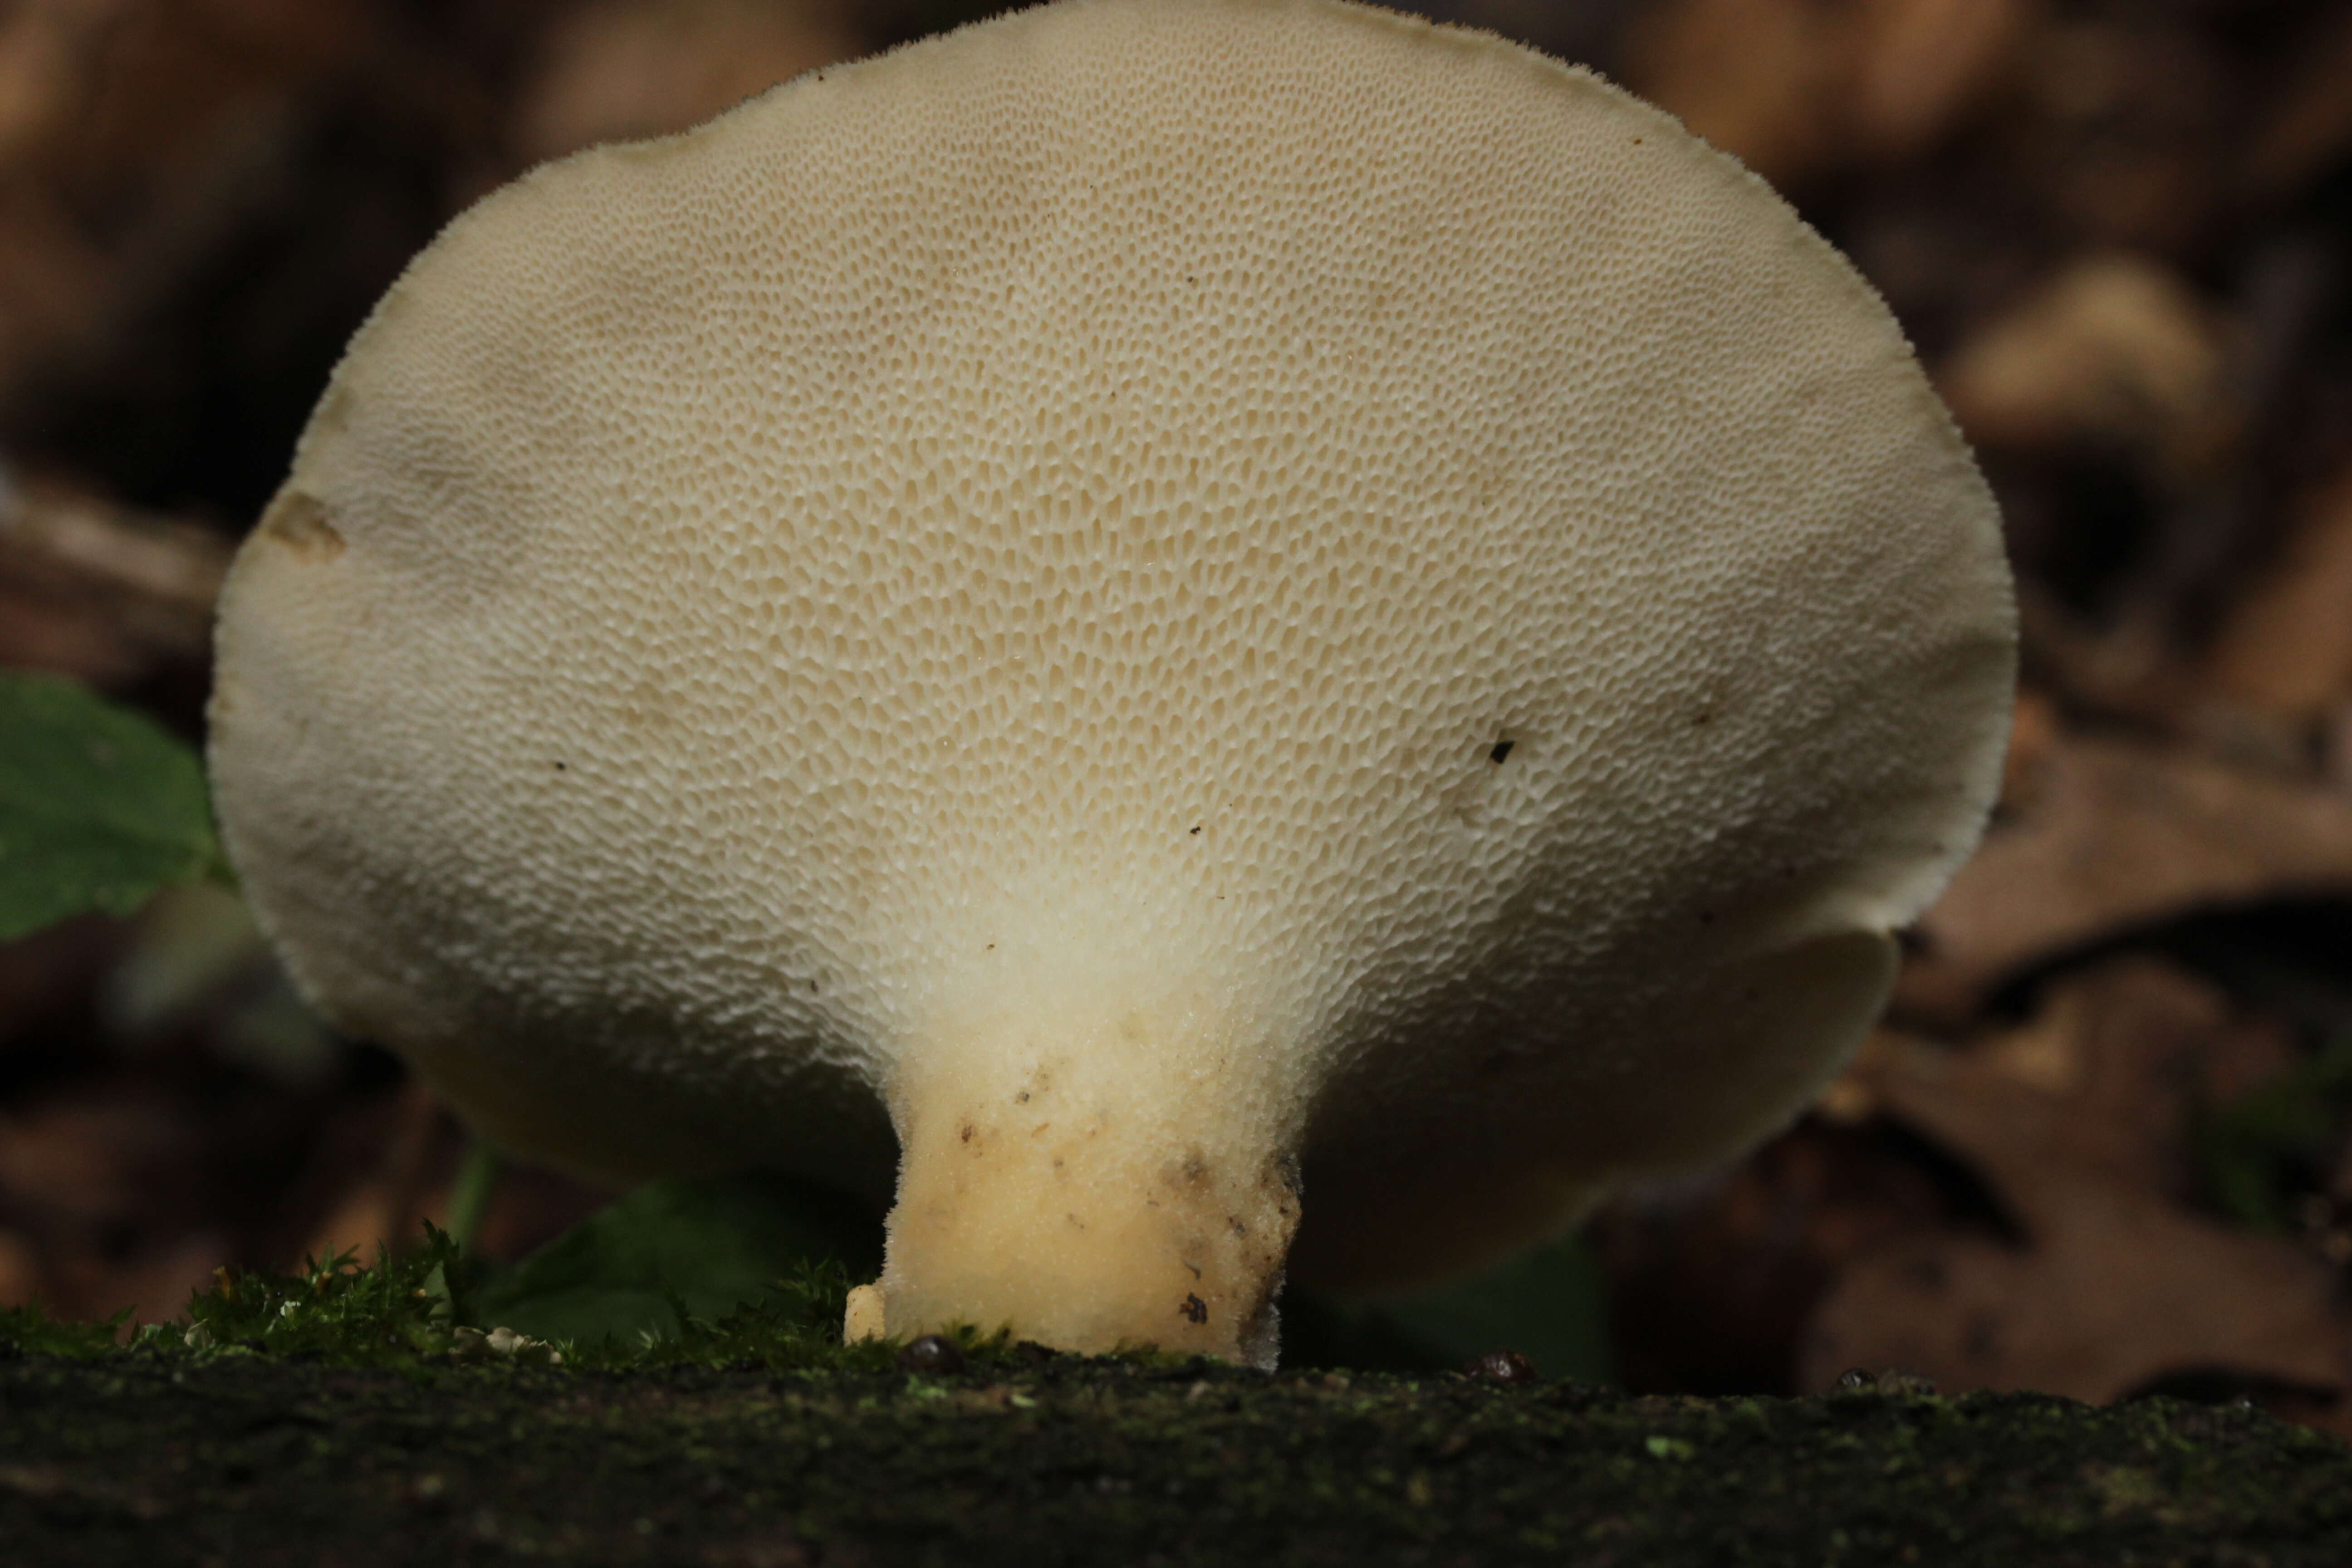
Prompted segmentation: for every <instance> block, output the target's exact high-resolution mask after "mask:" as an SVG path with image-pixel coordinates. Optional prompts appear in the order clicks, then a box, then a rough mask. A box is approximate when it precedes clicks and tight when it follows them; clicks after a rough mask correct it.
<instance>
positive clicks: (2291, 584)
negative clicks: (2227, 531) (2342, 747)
mask: <svg viewBox="0 0 2352 1568" xmlns="http://www.w3.org/2000/svg"><path fill="white" fill-rule="evenodd" d="M2297 510H2298V512H2299V515H2298V517H2297V518H2296V521H2295V526H2294V534H2293V536H2292V537H2291V538H2290V539H2289V541H2288V542H2287V546H2286V548H2285V550H2284V552H2282V554H2281V556H2280V558H2279V560H2278V561H2277V562H2276V563H2275V564H2274V565H2273V567H2272V569H2271V571H2270V572H2269V573H2268V574H2265V575H2264V576H2263V578H2262V579H2261V580H2259V581H2257V582H2256V583H2255V584H2253V585H2252V587H2251V588H2250V589H2248V590H2247V592H2246V593H2244V594H2243V595H2241V596H2240V597H2239V598H2238V600H2237V601H2236V602H2235V603H2234V604H2233V605H2231V607H2230V610H2229V613H2228V615H2227V616H2226V617H2225V618H2224V619H2223V621H2222V623H2221V630H2220V632H2219V633H2218V634H2217V636H2216V637H2215V640H2214V644H2213V651H2212V656H2211V659H2210V673H2211V679H2212V684H2213V687H2214V689H2215V690H2216V691H2217V692H2218V693H2219V694H2220V695H2221V697H2222V698H2224V699H2226V700H2231V701H2233V702H2238V703H2242V704H2243V705H2245V706H2246V707H2249V708H2252V709H2254V710H2257V711H2258V712H2261V713H2264V714H2268V715H2272V716H2273V717H2276V718H2280V719H2286V720H2294V721H2308V720H2313V719H2316V718H2317V717H2319V716H2320V715H2321V714H2322V713H2323V712H2325V711H2326V709H2327V708H2328V706H2329V705H2330V704H2331V703H2332V702H2333V701H2335V700H2337V699H2339V698H2342V697H2344V696H2345V695H2347V691H2352V467H2347V468H2345V469H2344V470H2343V471H2342V472H2341V473H2338V474H2336V476H2334V477H2333V478H2332V479H2330V480H2329V481H2328V482H2327V483H2326V484H2324V485H2322V486H2320V487H2319V488H2318V489H2315V490H2314V491H2312V492H2311V493H2310V494H2309V495H2307V496H2305V498H2304V500H2303V503H2302V505H2301V506H2300V507H2299V508H2298V509H2297Z"/></svg>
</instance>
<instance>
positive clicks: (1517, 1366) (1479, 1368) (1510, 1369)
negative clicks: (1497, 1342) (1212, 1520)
mask: <svg viewBox="0 0 2352 1568" xmlns="http://www.w3.org/2000/svg"><path fill="white" fill-rule="evenodd" d="M1462 1372H1463V1375H1464V1376H1465V1377H1472V1378H1475V1379H1477V1380H1478V1381H1479V1382H1481V1383H1499V1384H1523V1383H1533V1382H1535V1381H1536V1363H1533V1362H1531V1361H1529V1360H1528V1358H1527V1357H1525V1356H1523V1355H1521V1354H1520V1353H1519V1352H1517V1351H1488V1352H1486V1354H1485V1355H1482V1356H1480V1357H1478V1358H1477V1359H1476V1360H1475V1361H1473V1362H1472V1363H1470V1364H1469V1365H1467V1366H1465V1367H1464V1368H1463V1369H1462Z"/></svg>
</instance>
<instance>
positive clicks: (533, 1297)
mask: <svg viewBox="0 0 2352 1568" xmlns="http://www.w3.org/2000/svg"><path fill="white" fill-rule="evenodd" d="M881 1254H882V1248H881V1225H880V1222H879V1221H878V1220H877V1218H876V1216H875V1215H874V1214H873V1212H872V1211H871V1210H869V1209H867V1208H866V1207H865V1206H864V1205H859V1204H856V1203H855V1202H853V1201H851V1200H850V1199H847V1198H845V1197H843V1196H841V1195H840V1194H835V1193H833V1192H830V1191H827V1190H826V1189H824V1188H821V1187H817V1186H814V1185H812V1184H808V1183H805V1182H799V1181H794V1180H793V1179H792V1178H790V1177H786V1176H778V1175H772V1174H765V1173H761V1174H750V1175H736V1176H711V1177H703V1178H698V1179H696V1180H690V1181H667V1182H651V1183H648V1184H646V1185H645V1186H642V1187H639V1188H638V1189H637V1190H636V1191H635V1192H633V1193H631V1194H629V1195H628V1196H626V1197H625V1198H623V1199H621V1200H620V1201H619V1202H617V1203H615V1204H614V1205H611V1206H610V1207H608V1208H605V1209H603V1210H600V1211H599V1212H598V1213H596V1214H594V1215H590V1216H589V1217H588V1218H587V1219H585V1220H583V1221H582V1222H581V1223H580V1224H579V1225H577V1226H573V1227H572V1229H570V1230H568V1231H566V1232H565V1233H564V1234H563V1235H562V1236H560V1237H556V1238H555V1239H554V1240H553V1241H551V1242H549V1243H548V1244H547V1245H546V1246H545V1247H541V1248H540V1249H539V1250H538V1251H537V1252H534V1253H532V1254H531V1255H530V1257H529V1258H524V1259H523V1260H522V1261H521V1262H520V1263H518V1264H516V1265H515V1266H514V1268H511V1269H509V1270H507V1271H506V1272H505V1273H504V1274H502V1275H499V1277H497V1278H495V1279H491V1280H490V1281H489V1282H488V1284H486V1285H485V1286H484V1287H483V1288H482V1289H481V1292H480V1295H479V1297H478V1300H476V1302H475V1303H474V1316H475V1318H476V1319H477V1321H480V1322H482V1323H485V1324H488V1325H493V1326H503V1327H506V1328H510V1329H513V1330H515V1331H518V1332H520V1333H525V1334H529V1335H531V1336H532V1337H534V1338H537V1339H547V1340H572V1341H581V1342H590V1341H595V1340H599V1339H605V1338H612V1339H616V1340H620V1341H622V1342H636V1341H637V1340H638V1339H639V1338H640V1337H641V1336H651V1337H653V1338H656V1339H659V1338H664V1337H668V1336H674V1335H676V1334H677V1333H679V1332H680V1331H682V1330H683V1328H684V1326H685V1325H684V1324H683V1323H682V1322H681V1321H680V1319H681V1315H682V1313H683V1315H687V1316H690V1317H692V1318H696V1319H700V1320H703V1321H712V1322H715V1321H719V1320H721V1319H723V1318H725V1317H727V1316H728V1315H729V1314H730V1313H731V1312H733V1311H735V1310H737V1309H739V1308H741V1307H745V1306H749V1305H751V1304H752V1303H754V1302H756V1301H758V1300H761V1298H763V1297H765V1296H767V1295H768V1294H769V1293H770V1292H771V1291H772V1290H773V1289H775V1288H776V1286H777V1284H778V1282H779V1281H780V1280H782V1279H784V1278H785V1277H787V1276H788V1275H791V1274H793V1272H794V1271H795V1270H797V1269H801V1268H805V1267H806V1266H808V1265H810V1264H813V1263H817V1262H820V1261H824V1260H826V1259H832V1260H836V1261H838V1262H839V1263H841V1264H843V1265H845V1266H846V1267H847V1268H848V1269H849V1270H850V1272H851V1273H852V1274H854V1275H856V1277H857V1278H860V1279H871V1278H872V1277H873V1275H874V1274H875V1272H876V1271H877V1270H878V1269H879V1268H880V1267H881V1261H882V1256H881ZM836 1331H837V1330H836Z"/></svg>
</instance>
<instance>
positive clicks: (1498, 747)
mask: <svg viewBox="0 0 2352 1568" xmlns="http://www.w3.org/2000/svg"><path fill="white" fill-rule="evenodd" d="M1517 744H1518V742H1517V741H1497V742H1495V749H1494V750H1493V751H1491V752H1487V753H1486V760H1487V761H1488V762H1490V763H1496V764H1497V765H1500V763H1502V761H1503V759H1504V758H1506V757H1507V756H1509V755H1510V754H1511V748H1512V747H1513V746H1516V745H1517Z"/></svg>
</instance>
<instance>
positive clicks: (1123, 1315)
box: [879, 1015, 1298, 1365]
mask: <svg viewBox="0 0 2352 1568" xmlns="http://www.w3.org/2000/svg"><path fill="white" fill-rule="evenodd" d="M1074 1036H1075V1037H1074ZM1047 1041H1050V1042H1051V1043H1046V1042H1047ZM1107 1046H1108V1048H1107ZM1269 1054H1270V1053H1267V1052H1265V1051H1263V1050H1248V1051H1244V1050H1240V1049H1235V1048H1232V1047H1231V1046H1230V1044H1228V1045H1227V1046H1226V1047H1225V1048H1219V1047H1217V1046H1215V1045H1206V1046H1205V1047H1204V1043H1203V1042H1202V1041H1201V1040H1200V1039H1198V1038H1197V1037H1181V1036H1180V1037H1177V1038H1174V1039H1172V1040H1171V1039H1170V1038H1167V1037H1162V1032H1161V1031H1160V1030H1158V1029H1155V1027H1154V1026H1153V1024H1152V1022H1151V1021H1150V1018H1149V1017H1148V1016H1144V1015H1137V1016H1131V1017H1129V1018H1127V1019H1125V1020H1123V1021H1121V1022H1118V1023H1115V1024H1112V1025H1108V1026H1104V1027H1101V1028H1089V1029H1083V1030H1077V1031H1070V1030H1062V1031H1056V1032H1055V1034H1053V1035H1052V1036H1042V1035H1041V1036H1040V1037H1038V1039H1037V1040H1035V1041H1033V1040H1032V1039H1030V1038H1027V1037H1024V1036H1022V1035H1019V1034H1016V1035H1014V1036H1013V1037H1011V1038H1009V1039H998V1040H995V1041H992V1042H983V1043H982V1044H981V1045H980V1046H979V1047H978V1048H968V1049H963V1050H954V1051H922V1052H908V1053H907V1055H906V1057H905V1058H902V1060H903V1061H905V1062H906V1063H907V1064H908V1066H907V1068H905V1070H903V1071H902V1073H901V1075H900V1077H899V1079H898V1082H897V1083H896V1084H895V1085H894V1086H893V1093H892V1097H891V1098H892V1100H893V1103H894V1105H895V1106H896V1107H897V1108H898V1129H899V1140H900V1146H901V1150H902V1154H901V1161H900V1166H899V1177H898V1205H897V1206H896V1207H895V1208H894V1209H892V1211H891V1213H890V1217H889V1238H888V1250H887V1262H886V1265H885V1267H884V1269H883V1273H882V1279H881V1280H880V1282H879V1289H880V1295H881V1299H882V1303H883V1318H882V1321H883V1329H884V1331H885V1332H886V1333H887V1335H888V1336H889V1337H891V1338H893V1339H906V1338H908V1337H911V1336H913V1335H917V1334H922V1333H929V1332H933V1331H940V1330H943V1329H948V1328H951V1327H953V1326H955V1325H958V1324H971V1325H973V1326H975V1327H978V1328H980V1329H982V1330H984V1331H993V1330H995V1329H998V1328H1005V1329H1009V1330H1010V1331H1012V1332H1013V1333H1014V1334H1016V1335H1018V1336H1020V1337H1022V1338H1024V1339H1031V1340H1035V1341H1038V1342H1041V1343H1044V1344H1048V1345H1052V1346H1054V1347H1055V1349H1058V1350H1066V1351H1077V1352H1093V1353H1099V1352H1107V1351H1112V1350H1116V1349H1118V1348H1120V1347H1121V1346H1129V1347H1131V1346H1137V1345H1156V1346H1158V1347H1160V1348H1161V1349H1164V1350H1168V1351H1173V1352H1180V1353H1182V1352H1198V1353H1202V1354H1207V1355H1214V1356H1220V1357H1223V1358H1225V1359H1227V1360H1233V1361H1241V1362H1247V1363H1255V1364H1260V1365H1268V1364H1271V1363H1272V1361H1273V1357H1274V1351H1275V1343H1276V1334H1275V1311H1274V1301H1275V1296H1276V1292H1277V1291H1278V1290H1279V1289H1280V1287H1281V1280H1282V1264H1283V1258H1284V1257H1285V1255H1286V1253H1287V1252H1288V1251H1289V1247H1290V1238H1291V1235H1292V1233H1293V1231H1294V1230H1296V1229H1297V1223H1298V1196H1297V1190H1296V1184H1295V1178H1294V1176H1293V1169H1294V1162H1293V1159H1292V1152H1291V1151H1292V1144H1293V1139H1294V1135H1295V1134H1294V1130H1295V1122H1296V1118H1295V1117H1294V1116H1292V1115H1290V1114H1289V1113H1288V1110H1287V1107H1288V1105H1289V1104H1290V1099H1291V1097H1289V1096H1287V1095H1285V1094H1283V1093H1281V1092H1279V1090H1278V1087H1277V1086H1269V1085H1267V1084H1265V1083H1263V1082H1259V1081H1257V1080H1256V1075H1255V1074H1253V1073H1252V1072H1250V1071H1248V1070H1246V1069H1245V1068H1242V1067H1241V1066H1240V1065H1239V1064H1243V1063H1247V1062H1250V1061H1252V1060H1264V1059H1265V1058H1267V1056H1268V1055H1269ZM918 1064H919V1065H918Z"/></svg>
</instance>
